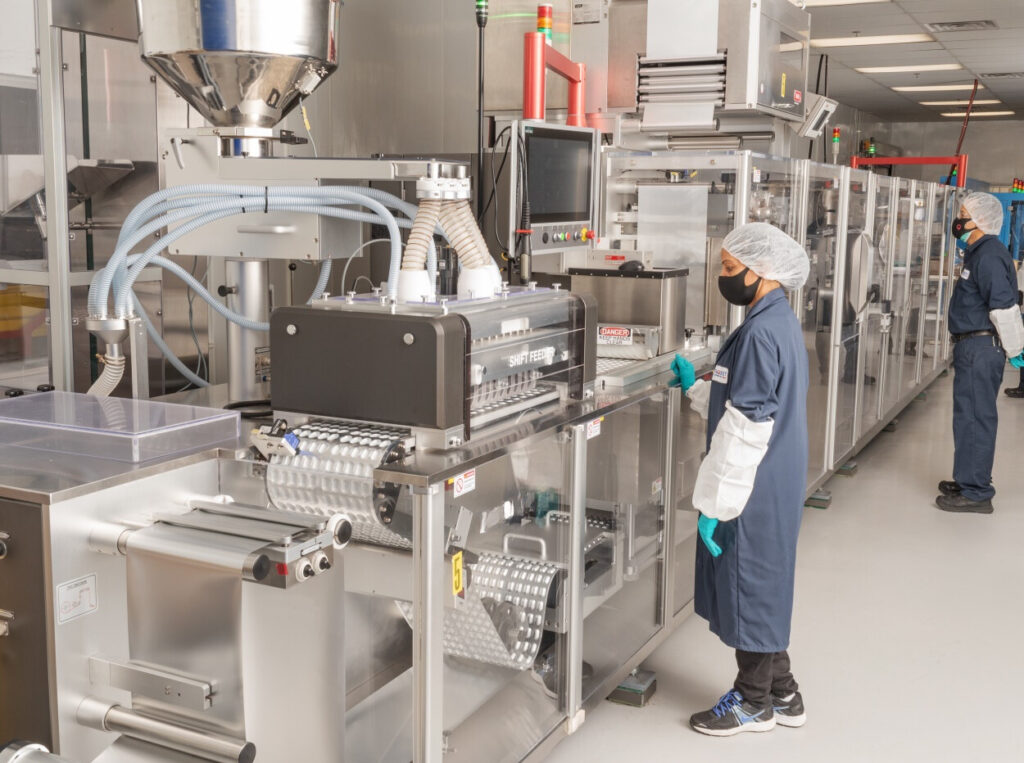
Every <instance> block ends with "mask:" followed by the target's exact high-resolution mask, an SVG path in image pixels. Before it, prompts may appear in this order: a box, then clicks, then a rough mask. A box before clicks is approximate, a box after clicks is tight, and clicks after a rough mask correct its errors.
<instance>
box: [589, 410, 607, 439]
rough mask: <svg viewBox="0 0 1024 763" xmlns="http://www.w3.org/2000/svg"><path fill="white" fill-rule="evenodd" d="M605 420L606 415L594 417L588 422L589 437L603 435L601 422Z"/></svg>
mask: <svg viewBox="0 0 1024 763" xmlns="http://www.w3.org/2000/svg"><path fill="white" fill-rule="evenodd" d="M602 421H604V416H602V417H601V418H599V419H594V420H593V421H591V422H589V423H588V424H587V439H588V440H593V439H594V438H595V437H599V436H600V435H601V422H602Z"/></svg>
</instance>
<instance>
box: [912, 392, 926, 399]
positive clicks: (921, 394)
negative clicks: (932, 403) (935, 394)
mask: <svg viewBox="0 0 1024 763" xmlns="http://www.w3.org/2000/svg"><path fill="white" fill-rule="evenodd" d="M914 399H915V400H927V399H928V390H925V391H924V392H920V393H918V395H917V397H915V398H914Z"/></svg>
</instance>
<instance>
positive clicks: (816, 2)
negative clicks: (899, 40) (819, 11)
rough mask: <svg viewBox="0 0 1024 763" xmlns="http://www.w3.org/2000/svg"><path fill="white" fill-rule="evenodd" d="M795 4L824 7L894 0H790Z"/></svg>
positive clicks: (890, 0)
mask: <svg viewBox="0 0 1024 763" xmlns="http://www.w3.org/2000/svg"><path fill="white" fill-rule="evenodd" d="M789 2H791V3H793V5H803V6H805V7H807V8H822V7H824V6H827V5H867V4H868V3H891V2H892V0H807V1H806V2H802V0H789Z"/></svg>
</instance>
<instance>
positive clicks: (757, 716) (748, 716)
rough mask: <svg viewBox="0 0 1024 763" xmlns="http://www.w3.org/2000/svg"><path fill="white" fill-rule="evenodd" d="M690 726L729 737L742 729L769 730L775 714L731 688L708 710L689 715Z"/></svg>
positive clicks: (702, 731) (709, 734) (715, 735)
mask: <svg viewBox="0 0 1024 763" xmlns="http://www.w3.org/2000/svg"><path fill="white" fill-rule="evenodd" d="M690 727H691V728H692V729H693V730H694V731H699V732H700V733H701V734H707V735H708V736H713V737H731V736H733V735H734V734H739V733H742V732H744V731H771V730H772V729H773V728H775V716H774V715H772V709H771V708H770V707H763V708H762V707H758V706H757V705H754V704H752V703H750V702H747V701H746V700H745V699H743V695H742V694H740V693H739V692H738V691H736V690H735V689H731V690H730V691H728V692H727V693H726V694H725V696H724V697H722V698H721V699H720V700H718V704H717V705H715V706H714V707H713V708H711V709H710V710H705V711H704V712H703V713H694V714H693V715H692V716H690Z"/></svg>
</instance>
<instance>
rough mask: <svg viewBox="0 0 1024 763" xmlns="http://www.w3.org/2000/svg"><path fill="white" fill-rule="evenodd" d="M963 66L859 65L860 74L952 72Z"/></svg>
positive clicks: (857, 69)
mask: <svg viewBox="0 0 1024 763" xmlns="http://www.w3.org/2000/svg"><path fill="white" fill-rule="evenodd" d="M963 68H964V67H963V66H961V65H960V64H917V65H914V66H861V67H857V68H856V69H855V71H858V72H860V73H861V74H901V73H904V72H952V71H957V70H959V69H963Z"/></svg>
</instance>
